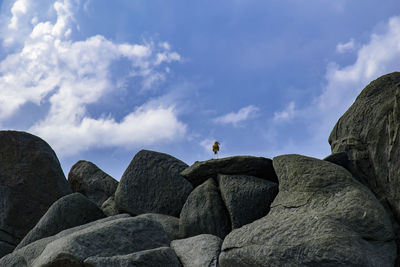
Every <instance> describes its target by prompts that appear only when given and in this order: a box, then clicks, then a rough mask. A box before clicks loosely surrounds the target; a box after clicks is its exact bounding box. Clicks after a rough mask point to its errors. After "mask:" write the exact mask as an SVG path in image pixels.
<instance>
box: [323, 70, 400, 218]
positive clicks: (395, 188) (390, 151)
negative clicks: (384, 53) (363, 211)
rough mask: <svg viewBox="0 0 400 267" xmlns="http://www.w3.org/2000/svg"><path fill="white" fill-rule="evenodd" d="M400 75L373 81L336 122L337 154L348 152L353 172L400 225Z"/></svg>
mask: <svg viewBox="0 0 400 267" xmlns="http://www.w3.org/2000/svg"><path fill="white" fill-rule="evenodd" d="M399 102H400V72H394V73H391V74H387V75H384V76H382V77H380V78H378V79H377V80H375V81H373V82H371V83H370V84H369V85H368V86H367V87H366V88H364V90H363V91H362V92H361V93H360V95H359V96H358V97H357V99H356V100H355V102H354V103H353V105H352V106H351V107H350V108H349V109H348V110H347V111H346V112H345V113H344V115H343V116H342V117H341V118H340V119H339V121H338V122H337V123H336V125H335V127H334V129H333V130H332V132H331V135H330V137H329V143H330V144H331V149H332V152H333V153H340V152H344V153H346V154H347V156H348V159H349V161H350V166H351V169H350V171H351V172H352V174H353V175H354V176H355V177H359V178H360V180H361V181H362V182H363V183H364V184H366V185H367V186H368V187H369V188H370V189H371V190H372V191H373V192H374V193H375V195H376V196H377V197H378V199H380V201H381V202H382V203H383V204H384V205H385V202H388V204H389V206H390V208H391V210H392V211H393V213H394V215H395V216H396V218H397V221H398V222H400V190H399V188H400V165H399V162H400V106H399Z"/></svg>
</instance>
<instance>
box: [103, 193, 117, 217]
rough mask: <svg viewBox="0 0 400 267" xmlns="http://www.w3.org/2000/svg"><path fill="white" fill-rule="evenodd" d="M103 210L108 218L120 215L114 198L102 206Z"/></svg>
mask: <svg viewBox="0 0 400 267" xmlns="http://www.w3.org/2000/svg"><path fill="white" fill-rule="evenodd" d="M101 209H102V211H103V212H104V214H105V215H107V216H114V215H117V214H118V213H119V211H118V207H117V204H116V203H115V199H114V196H111V197H109V198H108V199H107V200H106V201H104V203H103V204H102V205H101Z"/></svg>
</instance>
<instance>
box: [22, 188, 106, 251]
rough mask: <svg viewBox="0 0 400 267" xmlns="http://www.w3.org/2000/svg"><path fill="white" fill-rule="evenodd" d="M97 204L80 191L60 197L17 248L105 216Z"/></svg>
mask: <svg viewBox="0 0 400 267" xmlns="http://www.w3.org/2000/svg"><path fill="white" fill-rule="evenodd" d="M104 217H105V216H104V213H103V212H102V210H101V209H99V208H98V207H97V206H96V204H94V203H93V202H92V201H90V200H89V199H87V198H86V197H85V196H83V195H82V194H80V193H73V194H70V195H67V196H65V197H62V198H60V199H59V200H57V201H56V202H54V204H53V205H51V207H50V208H49V210H48V211H47V212H46V213H45V214H44V215H43V217H42V218H41V219H40V220H39V222H38V223H37V224H36V226H35V227H34V228H32V230H31V231H29V233H28V234H27V235H26V236H25V237H24V239H22V241H21V242H20V243H19V244H18V246H17V247H16V249H19V248H22V247H23V246H26V245H28V244H29V243H32V242H34V241H36V240H38V239H42V238H45V237H48V236H53V235H55V234H57V233H59V232H61V231H62V230H65V229H69V228H73V227H75V226H79V225H83V224H86V223H89V222H92V221H96V220H99V219H101V218H104Z"/></svg>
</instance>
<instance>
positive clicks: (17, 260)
mask: <svg viewBox="0 0 400 267" xmlns="http://www.w3.org/2000/svg"><path fill="white" fill-rule="evenodd" d="M128 217H130V215H129V214H119V215H117V216H113V217H106V218H104V219H100V220H97V221H94V222H90V223H87V224H85V225H80V226H76V227H74V228H70V229H67V230H64V231H61V232H60V233H58V234H56V235H54V236H49V237H46V238H42V239H39V240H37V241H35V242H32V243H30V244H28V245H26V246H24V247H22V248H20V249H17V250H15V251H14V252H12V253H10V254H8V255H6V256H4V257H3V258H1V259H0V266H7V267H8V266H15V267H31V266H36V265H34V261H35V259H36V258H37V257H39V256H40V255H41V253H42V252H43V250H44V249H45V248H46V246H47V245H49V244H50V243H51V242H53V241H55V240H57V239H62V238H64V237H65V236H68V235H70V234H72V233H75V232H78V231H80V230H83V229H86V228H89V227H93V226H95V225H100V224H104V223H106V222H110V221H113V220H118V219H122V218H128Z"/></svg>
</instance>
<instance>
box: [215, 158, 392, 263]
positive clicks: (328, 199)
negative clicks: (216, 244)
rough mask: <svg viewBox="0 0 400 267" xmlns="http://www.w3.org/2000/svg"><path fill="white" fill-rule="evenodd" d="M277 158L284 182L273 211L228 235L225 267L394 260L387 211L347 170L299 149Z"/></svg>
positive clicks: (221, 260)
mask: <svg viewBox="0 0 400 267" xmlns="http://www.w3.org/2000/svg"><path fill="white" fill-rule="evenodd" d="M273 164H274V168H275V170H276V172H277V174H278V177H279V182H280V183H279V193H278V195H277V197H276V198H275V200H274V202H273V203H272V205H271V210H270V212H269V213H268V215H267V216H265V217H263V218H262V219H259V220H256V221H255V222H253V223H251V224H247V225H245V226H243V227H241V228H239V229H236V230H233V231H232V232H231V233H230V234H229V235H228V236H227V237H226V238H225V240H224V243H223V245H222V252H221V254H220V257H219V264H220V266H221V267H227V266H229V267H235V266H366V267H368V266H394V261H395V258H396V244H395V242H394V241H393V240H394V233H393V229H392V225H391V222H390V219H389V216H388V215H387V213H386V211H385V209H384V208H383V207H382V205H381V204H380V203H379V201H378V200H377V199H376V198H375V196H374V195H373V194H372V193H371V191H370V190H369V189H368V188H366V187H365V186H363V185H362V184H361V183H359V182H358V181H357V180H355V179H354V178H353V177H352V176H351V174H350V173H349V172H348V171H347V170H345V169H344V168H342V167H339V166H337V165H335V164H332V163H330V162H326V161H323V160H318V159H313V158H309V157H305V156H300V155H284V156H280V157H276V158H274V160H273Z"/></svg>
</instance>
